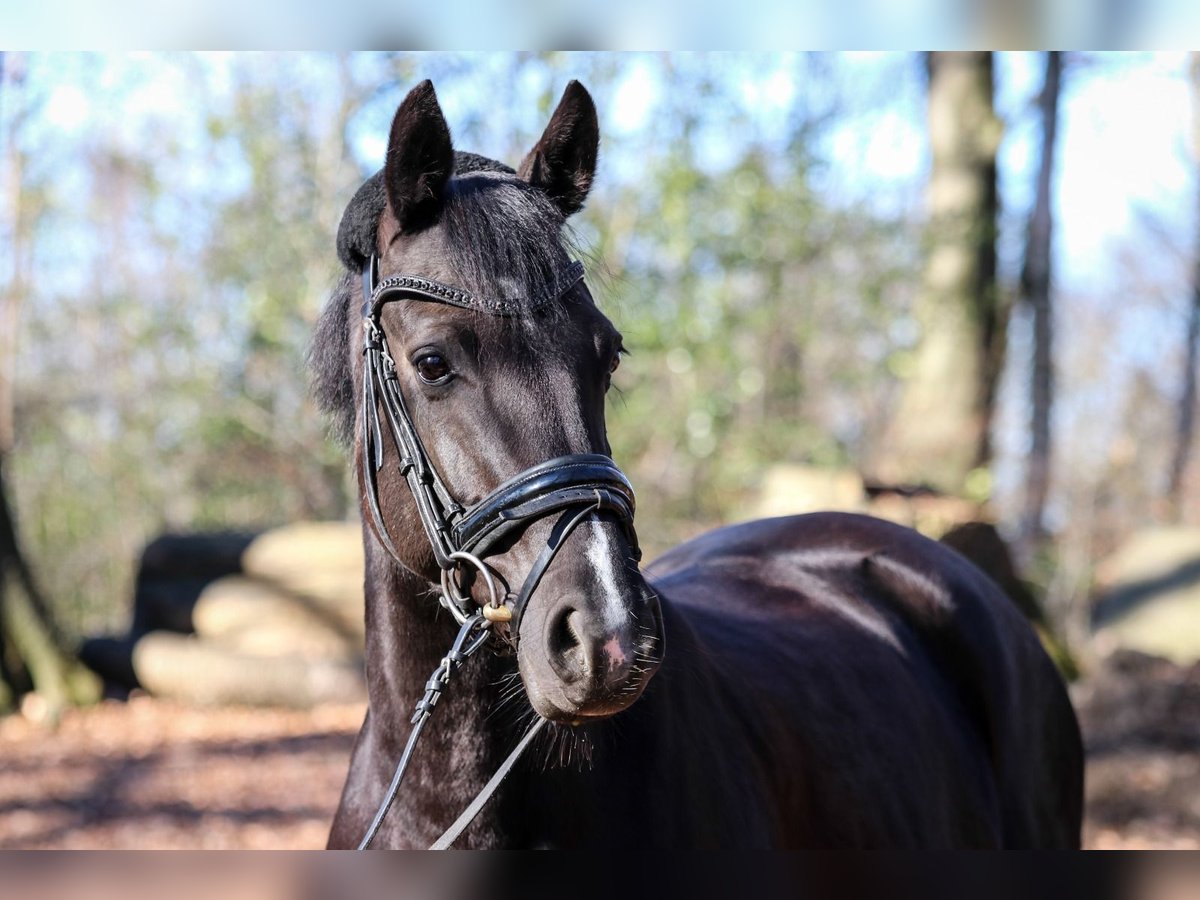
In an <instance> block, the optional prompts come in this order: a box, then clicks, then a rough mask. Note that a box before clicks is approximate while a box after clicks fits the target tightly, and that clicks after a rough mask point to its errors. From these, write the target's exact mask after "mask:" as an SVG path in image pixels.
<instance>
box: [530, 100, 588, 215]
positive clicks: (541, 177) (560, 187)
mask: <svg viewBox="0 0 1200 900" xmlns="http://www.w3.org/2000/svg"><path fill="white" fill-rule="evenodd" d="M599 148H600V123H599V121H598V120H597V118H596V104H594V103H593V102H592V96H591V94H589V93H588V92H587V88H585V87H584V86H583V85H582V84H580V83H579V82H578V81H572V82H571V83H570V84H568V85H567V89H566V90H565V91H563V95H562V99H561V100H559V101H558V108H557V109H555V110H554V115H553V116H551V117H550V124H549V125H547V126H546V131H545V132H544V133H543V134H542V137H541V140H539V141H538V142H537V143H536V144H535V145H534V147H533V149H532V150H530V151H529V155H528V156H526V157H525V159H524V160H523V161H522V162H521V165H520V167H519V168H518V169H517V174H518V175H520V176H521V177H522V178H524V179H525V180H526V181H528V182H529V183H530V184H532V185H533V186H534V187H537V188H541V189H542V190H543V191H545V192H546V193H547V194H548V195H549V197H550V199H551V200H553V201H554V205H555V206H557V207H558V208H559V210H560V211H561V212H562V214H563V216H570V215H571V214H572V213H575V212H578V211H579V209H580V208H581V207H582V206H583V201H584V200H586V199H587V195H588V191H590V190H591V189H592V177H593V176H594V175H595V174H596V154H597V152H598V151H599Z"/></svg>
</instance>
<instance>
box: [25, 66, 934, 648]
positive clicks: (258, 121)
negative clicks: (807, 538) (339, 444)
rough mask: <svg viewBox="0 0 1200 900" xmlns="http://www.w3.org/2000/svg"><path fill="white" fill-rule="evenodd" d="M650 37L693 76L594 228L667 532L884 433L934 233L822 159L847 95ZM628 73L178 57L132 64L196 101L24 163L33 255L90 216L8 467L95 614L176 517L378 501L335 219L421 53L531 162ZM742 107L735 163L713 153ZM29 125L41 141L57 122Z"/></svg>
mask: <svg viewBox="0 0 1200 900" xmlns="http://www.w3.org/2000/svg"><path fill="white" fill-rule="evenodd" d="M770 62H771V65H773V66H775V67H776V68H778V69H779V70H780V71H781V72H783V74H784V75H787V74H788V72H787V71H786V69H787V67H788V66H789V65H791V66H794V67H795V69H796V71H795V72H793V73H791V74H792V75H794V76H795V78H796V79H797V80H798V79H801V78H803V77H805V76H806V75H807V74H810V73H811V69H812V61H810V60H808V59H806V58H803V57H801V58H798V59H796V60H795V61H793V62H787V61H782V62H781V61H779V60H773V61H770ZM638 64H639V65H642V66H644V67H647V69H648V70H649V71H650V73H651V80H654V79H658V80H659V82H660V83H662V84H667V85H669V86H670V91H669V93H668V94H666V95H665V96H664V97H663V98H662V100H661V102H660V103H659V104H658V106H656V107H653V111H652V112H651V113H650V117H649V118H648V119H647V120H646V121H645V122H643V123H642V124H641V125H640V126H638V127H636V128H634V129H632V130H630V128H625V130H624V132H623V133H617V134H612V135H609V136H608V137H607V138H606V144H605V148H606V149H605V154H604V157H603V159H604V160H605V163H604V165H605V167H604V168H602V170H601V177H600V180H599V183H598V185H597V189H596V191H595V193H594V195H593V197H592V199H591V201H590V203H589V206H588V207H587V209H586V210H585V212H584V214H583V215H582V216H581V217H580V218H579V220H578V221H577V222H576V223H575V224H576V228H577V230H578V232H579V235H580V238H581V241H582V243H583V244H584V245H585V248H586V249H587V250H588V252H589V253H590V255H591V260H590V262H591V265H590V267H589V270H590V273H591V274H590V278H589V280H590V282H591V284H592V285H593V291H594V292H595V293H596V295H597V297H598V299H599V300H600V302H601V304H602V306H603V307H604V308H605V309H606V310H607V311H608V312H609V314H610V316H611V317H612V318H613V320H614V321H615V322H616V323H617V324H618V326H619V327H620V328H621V329H622V330H623V332H624V333H625V335H626V344H627V346H628V347H629V349H630V350H631V351H632V354H631V355H630V356H629V358H628V359H627V360H626V361H625V363H624V365H623V367H622V370H621V371H620V372H619V373H618V375H617V377H616V385H617V387H616V389H615V390H614V391H613V393H612V403H611V409H610V420H609V430H610V437H611V439H612V443H613V446H614V452H615V455H616V456H617V458H618V461H619V462H620V463H621V464H622V465H623V466H624V467H626V468H627V470H628V471H629V472H630V473H631V475H632V476H633V479H634V481H635V484H636V486H637V487H638V489H639V495H640V500H641V503H640V506H639V514H638V520H639V530H640V531H641V533H642V534H643V535H644V538H645V543H646V545H647V549H648V550H649V551H650V553H651V554H653V553H656V552H659V551H661V550H663V549H665V548H666V547H667V546H669V545H670V544H672V543H674V542H676V541H677V540H679V539H680V538H682V537H685V536H688V535H690V534H694V533H696V532H698V531H700V530H703V528H705V527H707V526H710V525H712V524H715V523H718V522H720V521H724V520H728V519H731V518H736V517H738V516H743V515H745V514H746V512H747V509H748V503H749V498H750V497H751V495H752V494H753V492H754V491H755V490H756V489H757V487H758V478H759V476H760V474H761V472H762V470H763V468H764V467H765V466H766V465H768V464H770V463H772V462H775V461H780V460H793V461H803V462H816V463H824V464H843V463H846V462H852V461H854V460H855V459H857V458H859V457H860V455H861V454H862V453H863V452H865V450H866V449H867V448H868V447H869V445H870V443H871V441H872V439H873V438H874V435H873V433H872V431H871V430H870V429H869V428H868V427H867V424H866V423H870V422H873V421H875V420H876V419H878V418H879V416H878V413H879V410H880V409H881V408H882V407H883V406H884V405H885V404H886V402H887V399H888V392H889V390H890V388H891V385H892V381H893V379H892V376H891V375H890V373H889V372H888V364H889V360H891V359H892V358H893V357H894V355H895V354H896V353H897V352H899V351H900V350H902V349H903V347H902V346H900V345H898V343H897V340H896V338H895V337H894V335H896V334H900V333H901V332H902V329H901V330H900V331H897V329H895V328H894V327H893V326H894V325H895V323H896V322H897V321H902V320H903V319H904V318H905V317H906V316H907V312H908V309H909V306H910V303H911V296H912V292H913V273H914V272H916V271H917V266H916V253H917V244H916V240H915V232H914V229H913V228H912V227H911V226H910V224H909V223H907V222H906V221H903V220H901V219H889V218H886V217H882V216H880V215H879V214H878V213H875V212H872V211H871V210H869V209H867V208H863V207H857V206H851V205H844V204H843V205H839V204H837V203H835V202H833V201H832V200H830V199H829V198H828V197H827V196H825V195H823V193H822V192H821V191H820V190H819V189H818V188H817V187H816V183H817V181H818V180H819V179H818V178H817V177H816V176H817V175H819V174H820V172H821V170H822V167H823V166H824V165H825V162H824V161H823V160H822V159H821V156H820V152H821V151H820V149H819V147H820V140H819V138H820V137H821V134H822V128H823V127H824V122H825V121H826V119H827V117H828V109H826V110H824V111H823V112H821V113H819V114H818V113H813V112H811V110H808V109H807V108H801V106H800V102H799V100H797V101H795V103H794V108H791V109H787V110H784V111H783V112H782V113H779V114H778V115H775V117H774V118H773V119H771V121H770V122H768V120H767V117H766V116H765V114H763V113H762V112H761V111H760V110H759V109H758V106H757V104H756V102H755V101H754V100H753V99H747V97H745V96H743V95H742V94H740V93H739V92H738V89H737V85H738V84H739V83H740V82H739V80H738V79H739V78H751V77H754V78H760V77H766V76H767V75H769V74H770V73H765V74H764V73H763V72H760V71H758V69H759V68H761V66H762V63H760V62H757V61H754V60H730V59H729V58H725V57H720V58H716V59H713V60H709V59H707V58H697V57H661V56H654V57H640V58H639V63H638ZM722 67H725V68H726V69H728V70H729V71H728V72H726V73H725V74H724V75H723V74H722V71H721V69H722ZM627 72H628V66H627V65H625V64H624V63H623V62H620V61H618V60H615V59H614V58H613V57H609V56H603V55H599V56H593V55H585V56H570V57H564V56H562V55H557V54H555V55H549V56H538V55H523V56H516V57H503V58H500V57H490V56H489V57H473V56H467V57H417V58H414V57H405V56H400V57H397V56H385V57H367V58H362V59H352V58H343V57H332V58H331V57H301V58H294V57H273V56H267V57H260V56H250V57H238V58H236V59H234V60H232V61H229V60H224V61H222V60H216V61H214V60H208V59H194V58H190V57H189V58H182V59H180V58H172V59H168V60H158V61H156V62H155V63H154V64H153V66H150V67H149V68H146V69H144V70H135V71H134V72H133V73H132V74H130V75H129V76H128V77H129V78H130V79H131V81H130V84H129V85H127V90H130V91H134V92H136V91H137V90H142V89H145V88H146V87H147V85H146V83H145V82H148V81H153V80H155V79H157V80H158V81H159V82H160V83H162V84H167V85H176V86H177V87H178V89H180V90H182V89H183V86H184V85H186V86H187V90H188V92H189V104H188V106H187V108H186V109H180V110H177V111H176V112H175V113H173V114H172V115H169V116H166V117H165V118H163V119H161V120H152V121H151V123H150V126H147V128H146V129H144V133H142V134H141V136H140V138H139V139H138V140H133V141H131V140H130V139H129V138H128V135H127V134H126V126H125V125H124V124H123V123H121V122H119V121H117V120H116V117H119V116H120V114H121V113H120V111H121V110H122V109H125V108H126V107H124V106H122V105H121V104H120V103H117V102H116V101H115V100H114V101H113V103H112V106H113V110H114V112H112V113H111V115H112V116H114V118H113V119H112V120H103V121H101V122H100V123H99V124H98V125H97V127H95V128H94V129H92V130H91V131H90V132H89V133H88V134H87V135H86V136H83V137H81V138H80V143H79V144H78V145H77V146H74V147H72V148H71V152H70V153H66V152H64V151H63V149H62V147H61V145H59V144H55V148H56V150H57V151H58V153H59V158H58V160H57V162H56V166H53V167H52V166H46V167H44V168H41V169H37V168H36V167H35V168H34V169H31V170H29V171H27V172H26V176H25V177H24V179H23V184H22V185H21V191H22V193H21V198H20V202H21V204H22V205H23V208H24V209H25V213H26V218H27V219H28V227H27V228H26V229H25V231H24V232H23V234H22V235H20V240H21V241H22V242H23V246H24V248H25V252H28V253H30V254H32V255H34V256H37V257H42V256H46V257H54V258H56V259H58V260H59V261H61V260H62V259H63V251H62V245H63V242H64V235H66V236H67V243H68V245H69V246H70V248H71V249H70V254H69V257H68V258H69V266H70V269H71V271H72V273H73V275H74V277H73V278H69V279H65V280H62V281H53V280H44V279H38V280H37V281H36V283H31V284H29V285H27V289H28V291H29V297H28V307H29V308H30V309H35V310H36V314H27V315H26V316H25V317H24V320H23V330H22V333H21V341H22V349H21V357H20V359H21V372H20V378H19V382H18V405H17V409H18V442H17V446H16V448H15V451H14V459H13V470H12V471H13V480H14V488H15V493H16V495H17V496H16V500H17V507H18V510H19V511H20V512H21V513H23V517H22V521H21V525H22V530H23V533H24V536H25V538H26V542H27V544H28V548H29V550H30V552H31V555H32V557H33V560H34V563H35V565H37V567H38V569H39V571H40V572H41V573H42V575H43V580H44V581H45V582H46V585H47V589H48V593H49V594H50V595H51V596H52V597H55V598H56V599H57V600H58V601H59V603H60V604H61V605H62V607H63V608H62V610H61V612H62V618H63V620H64V621H65V622H66V623H67V624H68V626H69V627H71V628H72V629H74V630H75V631H84V630H92V629H95V628H99V627H106V626H114V625H120V624H123V620H124V617H125V616H126V615H127V610H128V603H129V597H130V580H131V576H132V571H133V566H134V561H135V558H136V554H137V553H138V551H139V549H140V547H141V546H142V545H143V544H144V543H145V541H146V540H148V539H149V538H151V537H153V536H154V534H155V533H157V532H158V531H160V530H163V529H190V528H221V527H234V528H245V527H257V526H265V525H269V524H274V523H280V522H284V521H288V520H294V519H298V518H334V517H340V516H343V515H347V514H352V512H353V503H352V502H351V494H350V491H349V490H348V484H347V481H348V479H347V467H346V464H345V458H344V454H343V452H342V451H341V450H340V449H339V448H335V447H333V446H331V445H330V444H329V442H328V441H326V440H325V432H324V428H325V426H324V423H323V422H322V421H321V419H320V417H319V415H318V414H317V412H316V411H315V409H314V408H313V406H312V403H311V401H310V400H309V399H308V396H307V377H306V374H305V372H304V352H305V349H306V347H307V343H308V340H309V336H310V334H311V330H312V326H313V323H314V321H315V318H316V315H317V313H318V311H319V308H320V306H321V304H322V302H323V300H324V297H325V296H326V294H327V293H328V289H329V287H330V285H331V284H332V282H333V279H334V278H335V276H336V274H337V263H336V259H335V257H334V253H333V234H334V231H335V229H336V226H337V220H338V216H339V215H340V213H341V210H342V208H343V206H344V204H345V203H346V201H347V200H348V198H349V197H350V195H351V193H352V192H353V190H354V188H355V187H356V186H357V184H358V183H359V181H360V180H361V178H362V177H363V176H364V174H366V173H367V171H369V170H372V169H373V168H374V167H376V166H377V165H378V164H379V160H378V159H375V158H368V157H369V156H370V154H359V155H360V156H361V157H362V161H361V163H356V161H355V157H356V153H355V152H352V150H353V145H354V141H355V140H356V135H357V136H360V138H361V136H370V137H371V138H372V139H373V140H374V141H375V143H374V144H372V146H378V140H379V138H380V136H381V135H383V134H386V127H387V121H388V118H389V117H390V114H391V111H392V109H394V106H395V102H396V101H397V100H398V99H399V97H400V95H401V93H402V91H403V90H404V89H405V88H406V87H407V86H408V85H410V84H411V83H412V80H413V77H414V76H415V75H417V74H419V75H421V76H422V77H423V76H424V75H431V76H433V77H434V78H435V79H436V80H437V83H438V89H439V93H440V95H441V96H442V98H443V103H445V104H446V106H447V112H448V113H449V114H450V115H451V117H452V119H453V120H454V125H455V132H454V133H455V140H456V142H457V144H458V146H460V147H463V148H470V149H477V150H481V151H483V152H487V153H490V154H494V155H497V156H501V157H502V158H505V159H506V160H508V161H510V162H516V161H517V160H518V159H519V158H520V156H521V155H522V154H523V153H524V151H525V150H526V149H527V148H528V147H529V146H531V145H532V143H533V141H534V140H535V139H536V137H537V135H538V133H539V132H540V130H541V128H542V127H543V126H544V123H545V119H546V116H547V115H548V112H549V110H550V108H551V107H552V105H553V103H554V102H556V100H557V96H558V93H559V92H560V91H561V88H562V85H563V84H564V83H565V81H566V78H567V77H578V78H580V79H582V80H583V81H584V82H585V83H587V84H588V85H589V87H590V88H591V89H592V90H593V92H594V93H595V94H596V96H597V98H598V100H599V102H600V106H601V109H602V110H605V109H612V108H613V106H614V102H613V95H614V93H615V92H616V91H617V90H618V88H619V87H620V86H621V83H622V80H623V79H624V78H625V77H626V75H627ZM36 74H37V72H36V66H35V75H36ZM43 74H44V75H45V76H46V77H50V73H49V72H44V73H43ZM55 77H61V74H56V76H55ZM33 80H35V81H36V79H33ZM714 135H716V136H718V137H720V138H721V139H720V141H718V143H720V144H721V146H722V147H723V149H724V151H725V152H724V156H723V159H722V160H721V161H719V162H716V163H714V162H713V161H711V160H708V159H704V158H701V155H700V154H699V153H698V152H697V149H696V148H697V147H701V146H704V145H705V144H706V142H707V143H709V144H711V143H712V142H713V138H714ZM22 139H23V140H25V141H26V142H27V144H28V146H29V149H30V153H31V156H33V157H36V155H37V152H38V150H39V146H38V143H37V141H38V134H37V133H36V132H29V133H28V134H27V135H25V136H24V137H23V138H22ZM42 139H43V140H46V141H49V140H50V138H48V137H46V136H45V135H42ZM364 170H366V171H364ZM64 171H65V172H66V173H68V175H69V178H68V176H65V175H64V174H63V173H64ZM67 181H70V183H73V184H76V185H77V186H78V185H82V187H81V189H80V190H79V191H78V192H68V191H67V190H65V189H59V188H56V185H57V184H65V183H67ZM66 323H69V325H70V327H69V328H64V324H66ZM68 333H69V338H68V336H67V335H68Z"/></svg>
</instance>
